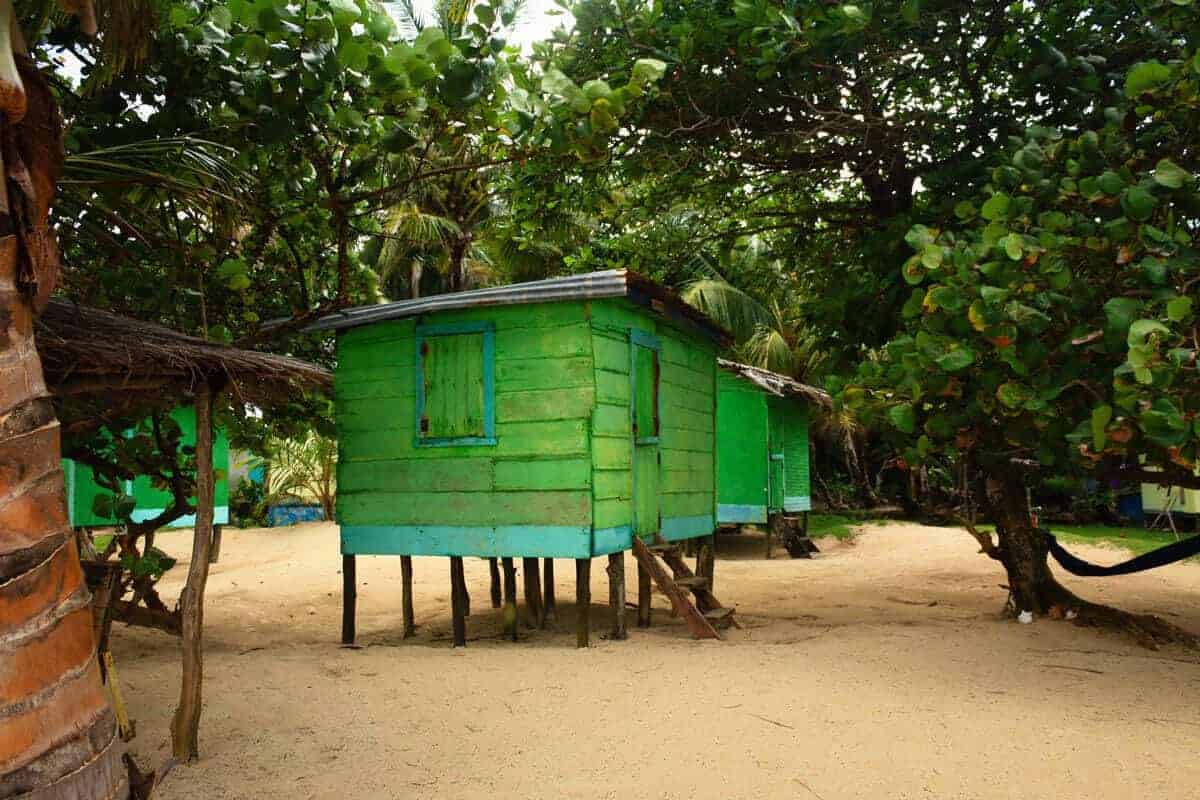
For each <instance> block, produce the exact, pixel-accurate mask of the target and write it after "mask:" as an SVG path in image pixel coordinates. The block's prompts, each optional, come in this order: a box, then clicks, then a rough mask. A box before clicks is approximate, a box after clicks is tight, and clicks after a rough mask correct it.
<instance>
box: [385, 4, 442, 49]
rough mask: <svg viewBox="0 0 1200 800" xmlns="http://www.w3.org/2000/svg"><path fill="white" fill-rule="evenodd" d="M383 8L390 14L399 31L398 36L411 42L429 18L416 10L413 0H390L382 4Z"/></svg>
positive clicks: (427, 22) (423, 28)
mask: <svg viewBox="0 0 1200 800" xmlns="http://www.w3.org/2000/svg"><path fill="white" fill-rule="evenodd" d="M383 8H384V10H385V11H387V12H388V14H390V15H391V17H392V21H393V22H395V23H396V28H397V29H398V30H399V31H400V38H402V39H404V40H405V41H409V42H411V41H412V40H413V39H416V38H417V36H419V35H420V34H421V31H423V30H425V26H426V25H428V24H429V22H430V20H429V18H428V17H426V15H425V14H423V13H421V12H420V11H418V10H417V8H416V6H415V5H413V0H391V2H386V3H384V4H383Z"/></svg>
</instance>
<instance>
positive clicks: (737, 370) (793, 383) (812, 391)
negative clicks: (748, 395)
mask: <svg viewBox="0 0 1200 800" xmlns="http://www.w3.org/2000/svg"><path fill="white" fill-rule="evenodd" d="M717 364H718V365H719V366H720V367H721V369H723V370H725V371H727V372H731V373H733V374H734V375H737V376H738V377H739V378H744V379H746V380H748V381H750V382H751V383H753V384H754V385H755V386H757V387H759V388H760V389H762V390H763V391H765V392H767V393H768V394H773V395H775V396H776V397H800V398H803V399H805V400H808V401H809V402H810V403H816V404H817V405H819V406H821V407H823V408H832V407H833V400H832V398H830V396H829V393H828V392H826V391H825V390H824V389H819V388H817V387H816V386H810V385H809V384H807V383H800V382H799V381H797V380H794V379H792V378H789V377H788V376H786V375H780V374H779V373H778V372H771V371H770V370H766V369H762V368H761V367H752V366H750V365H749V364H739V363H738V362H736V361H728V360H726V359H724V358H718V359H717Z"/></svg>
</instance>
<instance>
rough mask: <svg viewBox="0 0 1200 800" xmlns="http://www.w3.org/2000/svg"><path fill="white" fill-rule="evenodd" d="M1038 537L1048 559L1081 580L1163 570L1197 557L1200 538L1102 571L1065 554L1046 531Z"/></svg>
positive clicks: (1093, 565)
mask: <svg viewBox="0 0 1200 800" xmlns="http://www.w3.org/2000/svg"><path fill="white" fill-rule="evenodd" d="M1042 533H1043V534H1045V536H1046V541H1048V542H1049V543H1050V555H1052V556H1054V560H1055V561H1057V562H1058V563H1059V565H1060V566H1061V567H1062V568H1063V569H1065V570H1066V571H1067V572H1069V573H1071V574H1072V575H1081V576H1083V577H1085V578H1103V577H1107V576H1109V575H1129V574H1130V573H1133V572H1142V571H1143V570H1147V569H1154V568H1155V567H1165V566H1166V565H1167V564H1174V563H1175V562H1176V561H1182V560H1183V559H1185V558H1188V557H1189V556H1194V555H1196V554H1198V553H1200V536H1192V537H1189V538H1187V539H1184V540H1182V541H1179V542H1172V543H1171V544H1168V545H1163V546H1162V547H1160V548H1158V549H1156V550H1151V551H1150V552H1149V553H1142V554H1141V555H1140V556H1137V557H1136V558H1131V559H1129V560H1128V561H1122V562H1121V563H1120V564H1113V565H1112V566H1111V567H1102V566H1100V565H1098V564H1092V563H1090V562H1087V561H1084V560H1083V559H1082V558H1078V557H1076V556H1073V555H1071V554H1070V553H1068V552H1067V551H1066V550H1065V549H1063V546H1062V545H1061V544H1059V543H1058V540H1057V539H1055V538H1054V534H1052V533H1050V531H1048V530H1045V529H1043V530H1042Z"/></svg>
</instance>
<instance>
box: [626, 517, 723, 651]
mask: <svg viewBox="0 0 1200 800" xmlns="http://www.w3.org/2000/svg"><path fill="white" fill-rule="evenodd" d="M633 555H634V557H635V558H637V560H638V563H639V564H641V565H642V568H643V569H645V570H646V572H648V573H649V574H650V576H651V577H653V578H654V582H655V583H656V584H658V588H659V590H660V591H661V592H662V593H663V594H665V595H666V596H667V598H668V599H669V600H670V601H671V607H672V608H673V609H674V611H675V614H676V616H679V617H682V618H683V621H684V622H685V623H686V624H687V626H688V630H690V631H691V632H692V636H694V637H695V638H697V639H720V638H721V634H720V633H718V632H717V628H718V627H728V626H729V625H737V622H736V621H735V620H734V618H733V609H732V608H729V607H726V606H722V605H721V603H720V601H718V600H717V598H716V597H714V596H713V593H712V591H711V587H710V581H709V579H708V577H707V576H704V575H696V574H695V573H694V572H692V570H691V569H690V568H689V567H688V565H687V563H686V562H685V561H684V560H683V555H682V554H681V553H680V550H679V545H676V544H671V543H669V542H658V543H655V544H651V545H647V544H646V543H645V542H643V541H642V540H641V539H639V538H638V537H636V536H634V537H633ZM659 559H662V560H661V561H660V560H659ZM664 563H665V564H666V565H667V566H669V567H670V568H671V572H672V575H668V574H667V570H666V568H665V567H664V566H663V565H664ZM689 592H690V593H691V595H693V596H694V597H695V600H696V602H695V603H693V602H692V599H691V597H689V596H688V593H689Z"/></svg>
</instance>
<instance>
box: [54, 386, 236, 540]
mask: <svg viewBox="0 0 1200 800" xmlns="http://www.w3.org/2000/svg"><path fill="white" fill-rule="evenodd" d="M171 418H172V419H173V420H175V422H176V423H177V424H178V425H179V429H180V431H181V432H182V434H183V437H182V440H181V443H182V444H184V445H190V446H192V447H195V445H196V409H195V408H193V407H190V406H189V407H186V408H177V409H175V410H174V411H172V412H171ZM212 450H213V475H214V478H215V482H214V485H213V524H214V525H228V524H229V480H228V474H229V438H228V437H227V436H226V434H225V431H224V429H222V428H219V427H218V428H214V429H213V444H212ZM62 466H63V475H64V477H65V482H66V491H67V515H68V517H69V518H70V520H71V526H72V527H75V528H104V527H109V526H112V525H116V524H117V520H116V519H115V518H113V517H111V516H105V515H101V514H97V513H96V511H95V509H94V507H93V502H94V501H95V499H96V497H97V496H99V495H108V494H111V492H110V491H109V490H108V489H105V488H104V487H102V486H100V485H99V484H98V483H97V482H96V477H95V474H94V473H93V472H92V470H91V468H90V467H88V466H87V465H86V464H78V463H76V462H75V461H73V460H71V459H69V458H64V459H63V460H62ZM124 491H125V494H127V495H129V496H130V497H132V498H133V499H134V501H135V502H136V505H135V506H134V510H133V512H132V513H131V514H130V518H131V519H132V520H133V521H134V522H143V521H145V520H148V519H153V518H154V517H156V516H158V515H159V514H161V513H162V512H163V511H164V510H165V509H166V508H167V506H168V505H170V503H171V495H170V493H169V492H167V491H164V490H162V489H159V488H156V487H155V486H154V484H153V483H152V482H151V481H150V478H149V477H147V476H145V475H141V476H138V477H137V478H135V479H134V480H131V481H127V482H126V484H125V486H124ZM195 524H196V516H195V514H188V515H186V516H183V517H180V518H179V519H176V520H175V521H173V522H171V523H169V524H168V525H167V527H168V528H190V527H192V526H193V525H195Z"/></svg>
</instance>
